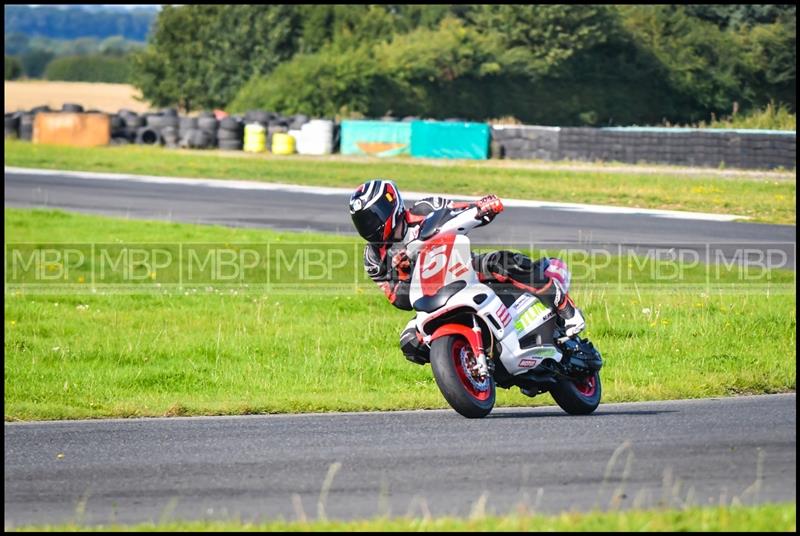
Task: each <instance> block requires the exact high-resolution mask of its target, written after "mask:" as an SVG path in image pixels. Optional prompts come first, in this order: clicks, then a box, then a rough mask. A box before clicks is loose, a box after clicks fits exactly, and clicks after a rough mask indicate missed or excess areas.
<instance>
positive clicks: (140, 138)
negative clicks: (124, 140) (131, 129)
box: [136, 127, 164, 145]
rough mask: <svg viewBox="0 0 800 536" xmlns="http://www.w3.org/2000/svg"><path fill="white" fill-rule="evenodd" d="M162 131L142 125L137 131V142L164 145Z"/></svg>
mask: <svg viewBox="0 0 800 536" xmlns="http://www.w3.org/2000/svg"><path fill="white" fill-rule="evenodd" d="M163 142H164V140H163V139H162V138H161V133H160V132H159V131H158V130H156V129H154V128H150V127H142V128H140V129H139V130H137V131H136V143H137V144H139V145H162V144H163Z"/></svg>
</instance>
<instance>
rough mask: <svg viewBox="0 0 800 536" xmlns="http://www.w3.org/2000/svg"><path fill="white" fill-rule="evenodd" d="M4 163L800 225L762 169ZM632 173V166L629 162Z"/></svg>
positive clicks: (140, 156)
mask: <svg viewBox="0 0 800 536" xmlns="http://www.w3.org/2000/svg"><path fill="white" fill-rule="evenodd" d="M4 159H5V165H7V166H18V167H32V168H46V169H61V170H81V171H98V172H115V173H133V174H144V175H160V176H181V177H205V178H217V179H246V180H257V181H265V182H284V183H292V184H303V185H311V186H339V187H347V188H354V187H355V186H357V185H358V184H360V183H361V182H363V181H365V180H367V179H369V178H374V177H388V178H392V179H394V180H395V181H397V183H398V185H399V186H400V187H401V189H404V190H410V191H422V192H440V193H448V194H467V195H484V194H486V193H487V192H491V193H494V194H496V195H498V196H500V197H508V198H516V199H538V200H546V201H556V202H568V203H590V204H599V205H614V206H622V207H637V208H655V209H667V210H683V211H696V212H711V213H718V214H736V215H741V216H746V217H748V218H750V220H749V221H755V222H765V223H783V224H794V223H796V219H797V214H796V208H795V203H796V181H795V180H785V179H783V180H779V179H777V178H775V177H776V176H775V174H774V173H771V172H764V173H762V174H756V175H754V176H749V177H744V176H739V177H735V178H725V179H720V178H717V177H713V176H712V177H710V176H708V175H707V174H702V173H701V172H700V171H699V170H698V171H697V172H696V173H695V174H692V173H689V174H680V175H679V174H674V173H672V174H670V173H667V172H664V173H658V172H656V173H649V172H648V173H644V172H642V173H636V172H633V173H620V172H618V171H614V170H609V169H604V168H603V167H602V166H597V167H595V168H586V169H574V168H571V169H568V168H564V167H560V166H557V165H554V166H553V167H552V168H547V169H542V168H537V169H532V168H529V167H524V166H519V167H517V166H514V167H509V166H508V165H505V164H507V162H506V161H503V162H501V163H498V162H493V161H485V162H483V161H471V162H470V161H459V162H447V161H442V162H437V163H435V164H434V163H424V164H421V163H418V162H413V161H412V160H410V159H403V158H395V159H387V160H376V159H374V158H360V159H359V158H346V159H343V158H342V157H339V156H331V157H324V158H319V157H307V156H300V155H294V156H289V157H279V156H272V155H258V156H256V155H251V154H247V153H242V152H236V153H230V152H228V153H225V152H220V151H213V152H202V151H193V152H192V151H178V150H173V149H165V148H161V147H149V146H123V147H97V148H81V147H63V146H48V145H41V144H32V143H28V142H23V141H15V140H6V141H5V157H4ZM631 168H632V169H634V170H635V169H636V168H635V167H634V166H631Z"/></svg>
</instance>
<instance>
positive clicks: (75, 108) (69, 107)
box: [61, 103, 83, 113]
mask: <svg viewBox="0 0 800 536" xmlns="http://www.w3.org/2000/svg"><path fill="white" fill-rule="evenodd" d="M61 111H62V112H73V113H81V112H83V106H81V105H80V104H72V103H64V104H63V105H62V106H61Z"/></svg>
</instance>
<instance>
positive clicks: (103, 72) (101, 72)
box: [44, 55, 130, 84]
mask: <svg viewBox="0 0 800 536" xmlns="http://www.w3.org/2000/svg"><path fill="white" fill-rule="evenodd" d="M44 77H45V78H46V79H47V80H64V81H69V82H108V83H117V84H124V83H128V82H129V81H130V62H129V61H128V58H127V57H118V56H104V55H93V56H64V57H61V58H56V59H54V60H53V61H51V62H50V63H48V64H47V68H46V69H45V72H44Z"/></svg>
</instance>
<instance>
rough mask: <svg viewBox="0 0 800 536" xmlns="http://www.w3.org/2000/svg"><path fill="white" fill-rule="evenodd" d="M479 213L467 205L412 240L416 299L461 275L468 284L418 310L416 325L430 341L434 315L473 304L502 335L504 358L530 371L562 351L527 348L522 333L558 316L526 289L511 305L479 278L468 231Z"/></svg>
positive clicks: (511, 366) (517, 369)
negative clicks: (429, 233) (428, 235)
mask: <svg viewBox="0 0 800 536" xmlns="http://www.w3.org/2000/svg"><path fill="white" fill-rule="evenodd" d="M474 216H475V212H474V209H470V210H466V211H464V213H462V214H461V215H459V216H457V217H456V218H453V220H451V221H449V222H447V224H445V225H443V228H442V229H441V230H440V232H439V233H437V234H436V235H434V236H433V237H432V238H430V239H429V240H427V241H425V242H422V241H419V240H414V241H413V242H411V243H409V244H408V246H407V251H408V255H409V257H412V258H416V260H417V262H416V263H415V266H414V272H413V275H412V280H411V287H410V291H409V298H410V301H411V303H412V304H414V303H415V302H416V301H417V300H419V299H420V298H423V297H425V296H426V291H427V295H432V294H435V293H436V291H437V290H438V289H440V288H442V287H444V286H446V285H449V284H451V283H454V282H456V281H463V282H464V283H465V284H466V286H465V287H464V288H463V289H462V290H459V291H458V292H457V293H455V294H454V295H453V296H452V297H450V299H448V300H447V302H446V303H445V304H444V305H443V306H442V307H440V308H439V309H437V310H435V311H433V312H431V313H426V312H424V311H417V318H416V323H417V329H418V330H419V331H420V333H422V335H423V337H424V340H425V342H426V343H430V340H431V335H432V334H433V333H432V331H433V329H431V330H430V331H428V330H426V324H427V323H428V322H429V321H431V320H433V319H435V318H437V317H439V316H441V315H443V314H446V313H448V312H449V311H453V310H455V309H461V308H464V307H468V308H470V309H472V310H474V311H475V313H476V314H477V315H478V316H479V317H480V318H482V319H483V320H484V322H485V323H486V325H487V326H489V329H491V330H492V333H493V336H494V338H495V340H498V341H500V344H501V345H502V347H503V349H502V352H501V356H500V359H501V361H502V363H503V366H504V367H505V368H506V370H507V371H508V372H509V373H510V374H512V375H516V374H521V373H523V372H527V371H529V370H531V369H533V368H535V367H536V366H538V365H539V364H540V363H541V362H542V361H543V360H544V359H553V360H555V361H560V360H561V353H560V352H559V351H558V349H557V348H556V347H555V346H554V345H552V344H542V345H540V346H535V347H533V348H525V349H524V350H523V349H521V348H520V346H519V339H520V338H521V337H522V336H524V335H526V334H527V333H530V332H531V331H533V330H534V329H536V328H537V327H539V326H540V325H542V324H543V323H545V322H547V321H548V320H550V319H551V318H552V317H553V315H554V313H553V311H552V310H551V309H550V308H548V307H545V306H544V304H542V303H541V302H540V301H539V300H538V299H537V298H536V297H535V296H533V295H532V294H523V295H522V296H520V298H518V299H517V301H516V302H514V304H513V305H512V306H511V307H508V308H507V307H506V306H505V305H504V304H503V302H502V301H501V300H500V298H499V297H498V296H497V294H495V292H494V291H493V290H492V289H491V288H490V287H488V286H487V285H484V284H483V283H480V282H479V280H478V276H477V274H476V272H475V270H474V269H473V267H472V255H471V250H470V240H469V238H467V236H466V233H467V232H468V231H469V230H470V229H472V228H474V227H475V226H476V225H477V224H478V223H480V222H479V221H478V220H475V218H474ZM481 295H483V296H481ZM547 342H549V341H547Z"/></svg>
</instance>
